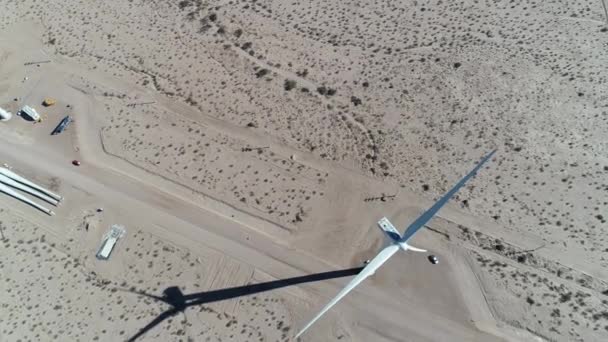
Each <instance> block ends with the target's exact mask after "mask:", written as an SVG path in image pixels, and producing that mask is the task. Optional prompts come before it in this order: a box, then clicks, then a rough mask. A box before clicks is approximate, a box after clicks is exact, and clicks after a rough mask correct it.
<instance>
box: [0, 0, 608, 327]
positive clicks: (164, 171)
mask: <svg viewBox="0 0 608 342" xmlns="http://www.w3.org/2000/svg"><path fill="white" fill-rule="evenodd" d="M0 3H1V6H2V8H5V9H7V10H6V11H3V12H2V13H0V28H1V27H4V26H8V25H10V24H11V23H14V22H16V21H17V20H26V19H28V20H34V21H38V22H40V23H42V25H43V27H44V42H45V46H46V48H47V49H48V50H49V51H51V52H53V53H56V54H60V55H62V56H64V57H65V58H67V59H68V60H70V61H74V62H75V63H78V64H81V65H85V66H87V67H88V68H89V69H91V70H97V71H100V72H103V73H106V74H109V75H113V76H115V77H117V78H120V79H122V80H126V81H129V82H133V83H137V84H138V85H140V86H143V87H147V88H149V89H150V90H152V91H155V92H159V93H162V94H164V95H166V96H167V97H170V98H173V99H176V100H180V101H182V102H184V103H186V104H188V105H189V106H190V107H191V108H192V109H195V110H198V111H200V113H201V115H207V116H211V117H214V118H217V119H221V120H223V121H224V122H226V123H228V124H230V125H234V126H238V127H247V129H249V130H251V131H253V132H255V133H257V134H259V135H268V136H271V137H273V138H274V139H276V141H279V142H281V143H283V144H285V145H288V146H291V147H293V148H296V149H299V150H303V151H307V152H310V153H312V154H314V155H316V156H317V157H319V158H323V159H327V160H333V161H336V162H339V163H342V164H343V165H348V166H351V165H354V166H355V168H356V169H358V170H359V171H360V172H362V173H365V174H367V175H368V176H370V177H376V178H379V179H387V180H391V181H395V182H397V183H399V184H400V186H401V187H404V188H410V189H414V190H416V191H422V192H429V196H437V195H439V194H440V193H441V192H443V191H444V190H445V189H446V188H447V187H448V186H449V185H451V184H452V183H453V181H454V180H455V179H457V178H458V177H459V176H460V175H461V174H463V173H464V172H465V170H466V169H468V168H469V166H470V165H471V164H472V163H473V161H474V160H476V159H477V158H478V157H479V156H480V155H482V154H483V153H484V152H486V151H488V150H490V149H492V148H494V147H498V148H499V154H498V157H497V159H496V162H495V163H494V164H493V165H492V167H491V168H490V169H489V170H488V171H484V173H483V175H480V177H479V178H478V179H477V180H476V182H475V185H474V186H470V187H468V188H467V189H466V190H465V191H463V192H461V194H460V195H459V196H458V197H457V200H458V201H459V203H460V204H461V205H462V207H463V208H464V209H465V210H468V211H470V212H472V213H474V214H476V215H479V216H483V217H492V218H493V219H494V220H496V221H497V222H498V223H499V224H501V225H503V226H505V227H506V228H507V229H511V230H515V231H518V230H521V231H527V232H531V233H534V234H538V235H541V236H542V237H543V239H544V240H545V241H546V243H547V244H549V245H553V246H554V248H556V250H559V249H561V250H562V251H564V252H567V253H569V254H570V255H576V256H577V257H578V258H581V260H591V261H592V262H594V263H599V265H600V266H601V267H603V268H604V269H605V267H606V266H608V263H607V260H606V259H605V258H604V257H603V256H602V253H605V252H606V251H608V243H607V241H606V239H605V236H607V233H608V226H607V225H606V216H607V215H606V214H605V212H606V209H607V208H608V200H607V199H606V198H607V196H606V193H607V192H608V158H607V157H606V155H605V153H604V152H605V150H606V141H607V140H606V138H605V136H606V131H607V129H608V127H607V124H608V113H607V111H606V108H607V106H608V102H607V101H608V98H607V97H606V96H605V94H606V93H607V92H608V89H607V88H606V87H607V84H608V83H607V82H606V78H607V73H606V68H605V63H603V61H604V60H605V58H604V53H605V46H606V44H607V43H608V30H607V29H606V26H605V25H604V24H603V20H604V18H603V17H602V8H601V4H600V2H592V3H590V2H584V1H574V2H572V1H527V2H513V1H501V0H495V1H489V0H488V1H456V2H454V1H432V2H430V3H426V2H424V3H423V2H415V1H403V2H382V1H376V2H373V1H372V2H360V1H341V2H333V1H329V2H328V1H318V0H315V1H290V2H288V1H283V0H274V1H255V0H252V1H244V2H243V1H209V2H203V1H200V0H184V1H159V0H156V1H140V0H129V1H124V2H120V3H118V2H112V1H110V2H95V3H93V4H91V3H89V2H84V1H80V3H79V4H74V3H72V2H67V1H21V2H18V3H10V4H9V2H6V1H4V2H0ZM99 94H100V97H101V98H103V103H104V105H107V106H108V107H106V109H107V117H106V118H105V120H107V121H106V123H105V127H104V129H103V132H102V134H103V139H104V144H105V147H106V150H107V151H108V152H109V153H112V154H114V155H117V156H120V157H122V158H124V159H126V160H129V161H130V162H132V163H134V164H136V165H139V166H142V167H145V168H148V169H150V170H152V171H153V172H155V173H157V174H159V175H162V176H164V177H167V178H171V179H173V180H174V181H176V182H179V183H181V184H184V185H187V186H189V187H191V188H193V189H195V190H197V191H200V192H203V193H206V194H208V195H210V196H213V197H216V198H218V199H220V200H222V201H225V202H227V203H230V204H231V205H233V206H236V207H239V208H242V209H244V210H247V211H249V212H250V213H252V214H255V215H259V216H261V217H264V218H266V219H268V220H272V221H276V222H278V223H280V224H281V225H283V226H284V227H286V228H287V229H293V228H294V227H295V226H296V224H297V223H298V222H299V221H300V220H302V217H304V216H305V214H307V213H308V211H309V210H310V208H311V206H312V203H313V202H314V201H318V200H321V199H322V198H323V196H324V188H323V187H324V184H325V182H326V181H327V174H326V173H325V172H322V171H319V170H315V169H313V168H309V167H303V166H302V165H301V164H297V163H293V161H291V160H289V159H285V158H281V157H279V156H276V155H274V154H273V151H272V150H259V151H257V150H253V151H244V150H243V148H247V147H251V146H248V145H247V144H246V142H245V141H244V140H241V139H240V138H239V137H236V136H234V135H231V134H230V132H229V131H227V132H222V131H218V130H213V129H210V128H208V127H205V126H203V125H200V124H198V123H197V121H196V119H195V118H185V117H182V116H180V115H176V114H175V113H172V112H168V111H165V110H162V109H158V108H156V107H153V106H149V107H146V106H138V107H127V104H128V103H130V102H133V101H134V100H133V99H130V98H129V97H128V96H127V95H125V94H114V93H112V92H111V91H107V92H100V93H99ZM254 147H255V146H254ZM486 247H488V248H493V247H491V246H489V245H488V246H486ZM57 258H59V257H57ZM530 258H531V257H530ZM478 260H479V262H480V263H481V264H482V265H486V266H485V267H481V269H482V270H483V272H485V273H486V275H487V276H488V279H494V284H493V286H494V285H495V286H496V291H502V290H504V291H512V295H513V296H515V297H516V298H518V299H519V301H512V302H505V303H500V305H502V306H503V307H504V308H506V309H505V312H506V313H505V314H504V316H502V317H504V319H505V320H506V321H508V322H510V323H512V324H515V325H518V326H523V327H525V328H527V329H530V330H532V331H535V332H537V333H538V334H539V335H542V336H546V337H548V338H550V339H570V338H571V339H580V338H581V337H580V336H582V335H580V334H581V333H580V331H579V332H575V331H571V330H568V331H566V330H563V329H560V327H559V325H560V324H558V323H560V322H563V321H564V320H565V319H567V320H570V321H571V322H572V324H573V325H574V326H577V327H579V325H580V327H581V328H580V329H583V328H584V329H588V330H589V332H588V334H589V335H586V336H593V337H594V338H595V337H597V336H599V335H597V334H600V333H603V334H604V335H602V336H604V337H605V336H606V335H605V334H606V332H605V326H606V322H604V319H605V314H604V312H605V311H602V310H600V309H594V311H593V312H591V311H588V309H586V308H587V307H591V306H592V304H593V307H596V308H599V307H602V306H603V305H604V304H602V301H603V300H604V299H603V297H602V295H600V294H599V293H600V292H598V291H604V290H602V289H601V288H600V287H601V286H600V285H598V286H583V285H582V284H579V285H576V283H574V285H573V284H572V282H568V281H567V280H568V279H566V278H565V277H566V276H565V275H564V276H559V275H557V274H556V272H559V271H558V270H555V272H553V271H547V272H549V273H551V278H549V277H545V276H540V275H537V276H534V277H535V278H533V274H535V273H530V272H531V271H530V270H526V268H525V267H523V266H522V267H523V268H522V269H519V268H514V267H513V266H511V264H505V265H506V266H501V265H503V262H502V261H495V260H494V259H493V256H488V255H481V254H480V255H479V258H478ZM531 260H533V259H532V258H531V259H526V260H523V262H518V261H517V260H515V263H519V264H527V263H530V262H532V261H531ZM495 262H498V263H499V264H497V265H495V266H489V265H492V264H493V263H495ZM556 267H557V266H556ZM545 271H546V270H545ZM573 272H574V271H573ZM503 274H504V276H503ZM572 277H573V280H575V279H578V278H577V277H578V276H575V275H572ZM564 280H566V282H565V283H564V282H563V281H564ZM596 281H597V280H593V281H591V283H594V282H596ZM528 283H529V284H528ZM516 284H518V285H516ZM575 285H576V286H575ZM535 286H536V287H546V288H547V289H548V290H547V295H544V294H543V295H542V296H541V297H539V298H538V297H530V301H531V302H532V303H529V308H528V309H525V310H524V311H525V314H526V315H527V316H525V317H526V318H525V319H521V318H519V319H515V318H514V316H511V315H510V314H509V312H511V311H509V310H510V308H511V306H513V307H518V306H519V305H520V304H522V303H520V302H521V301H523V300H527V298H528V295H527V292H526V291H527V289H528V288H530V287H535ZM577 286H578V287H577ZM490 287H491V286H490ZM552 288H553V290H551V289H552ZM501 289H502V290H501ZM564 293H572V298H571V299H570V300H568V301H565V302H561V301H560V299H559V298H560V296H562V295H563V294H564ZM579 293H580V295H579ZM490 294H491V293H490ZM497 297H499V296H498V295H497ZM578 300H580V301H581V303H587V304H585V305H587V306H584V305H583V304H581V303H577V301H578ZM591 302H593V303H591ZM575 308H576V309H575ZM540 310H545V311H547V310H549V311H551V310H558V312H557V313H553V312H550V313H547V312H545V313H542V312H540ZM513 312H515V311H513ZM517 312H519V311H517ZM545 314H547V315H546V316H547V317H552V319H551V322H539V323H535V322H536V321H537V319H535V316H534V315H538V317H540V316H543V315H545ZM596 315H599V316H597V317H596ZM539 321H542V320H539ZM11 322H13V321H11ZM13 323H14V322H13ZM15 324H16V323H15ZM586 331H587V330H586Z"/></svg>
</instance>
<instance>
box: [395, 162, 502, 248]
mask: <svg viewBox="0 0 608 342" xmlns="http://www.w3.org/2000/svg"><path fill="white" fill-rule="evenodd" d="M495 152H496V150H494V151H492V152H490V153H488V155H487V156H485V157H484V158H483V159H482V160H481V161H480V162H479V164H477V166H475V168H474V169H473V170H472V171H471V172H469V174H467V175H466V176H464V177H463V178H462V179H461V180H460V181H459V182H458V183H456V185H454V187H453V188H452V189H450V191H448V192H447V193H446V194H445V195H443V197H441V198H440V199H439V200H438V201H437V202H435V204H433V206H432V207H430V208H429V209H428V210H427V211H425V212H424V214H422V215H420V217H418V218H417V219H416V221H414V222H413V223H412V224H410V226H409V227H407V229H406V230H405V232H404V233H403V236H402V237H401V240H400V242H407V240H409V239H410V238H411V237H412V236H413V235H414V234H416V232H417V231H418V230H419V229H420V228H422V227H424V225H425V224H426V223H427V222H428V221H429V220H430V219H432V218H433V216H435V214H437V212H438V211H439V209H441V208H442V207H443V206H444V205H445V204H446V203H448V201H449V200H450V198H452V196H454V195H455V194H456V193H457V192H458V190H460V188H462V186H463V185H465V183H466V182H467V181H468V180H469V179H471V178H472V177H473V176H475V174H476V173H477V171H479V169H481V167H482V166H483V164H485V163H486V162H487V161H488V160H489V159H490V158H492V156H493V155H494V153H495Z"/></svg>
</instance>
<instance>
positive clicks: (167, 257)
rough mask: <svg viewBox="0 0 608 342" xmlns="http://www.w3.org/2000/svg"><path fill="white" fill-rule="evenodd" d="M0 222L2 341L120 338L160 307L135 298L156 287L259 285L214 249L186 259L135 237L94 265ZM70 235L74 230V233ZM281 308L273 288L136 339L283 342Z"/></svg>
mask: <svg viewBox="0 0 608 342" xmlns="http://www.w3.org/2000/svg"><path fill="white" fill-rule="evenodd" d="M0 215H1V217H2V221H1V222H0V227H1V228H2V232H3V237H4V238H3V240H2V241H1V242H2V251H1V252H0V269H1V270H2V278H1V280H0V291H1V292H2V293H5V294H7V296H3V302H2V303H1V304H0V306H1V307H2V311H4V312H10V313H11V314H10V315H4V316H3V318H2V319H0V334H2V336H4V337H5V338H6V339H8V340H14V341H19V340H37V341H44V340H64V341H76V340H86V341H120V340H127V339H128V338H130V337H131V336H133V335H135V334H136V333H137V331H138V330H137V329H140V328H143V327H144V326H145V325H146V324H148V323H150V322H151V321H152V320H153V319H155V318H156V317H158V316H159V315H160V314H161V313H162V312H163V311H165V310H168V309H170V307H169V306H168V305H167V304H164V303H162V302H159V301H155V300H153V299H150V298H149V297H145V296H142V295H139V294H138V292H140V291H141V292H146V293H148V294H152V295H156V296H161V295H162V291H163V290H164V289H165V288H166V287H168V286H174V285H179V286H180V289H181V290H182V291H183V292H184V293H185V294H189V293H195V292H196V293H198V292H201V291H207V290H211V289H222V288H226V287H230V286H240V285H244V284H248V283H257V282H259V281H260V279H266V278H267V276H264V275H263V274H261V273H260V274H258V272H255V273H254V270H253V269H251V268H250V267H248V266H245V265H243V264H242V263H238V262H236V261H234V260H232V259H229V258H226V257H223V256H222V255H221V254H219V253H218V252H213V251H212V250H206V252H205V253H206V254H197V255H193V254H190V253H189V252H187V251H184V250H182V249H181V248H179V247H177V246H174V245H171V244H169V243H167V242H163V241H162V240H160V239H158V238H156V237H154V236H152V235H150V234H145V233H141V232H137V231H134V232H131V233H130V236H128V237H127V240H126V241H121V242H120V244H121V250H120V251H116V253H118V254H116V253H114V254H116V255H113V257H112V259H113V260H112V261H110V263H111V264H110V265H103V266H102V265H101V264H99V263H100V262H99V261H97V260H95V259H94V256H93V254H92V253H87V254H86V255H85V256H84V257H81V256H79V255H77V254H74V253H75V251H76V250H79V249H80V247H79V246H78V244H77V242H76V241H77V240H76V239H69V241H66V243H58V242H56V241H58V240H59V239H58V238H56V237H52V236H49V235H48V234H47V233H46V232H45V230H44V229H41V228H39V227H36V226H34V225H32V224H31V223H28V222H26V221H24V220H22V219H21V218H18V217H16V216H13V215H11V214H10V213H7V212H6V211H3V210H2V211H0ZM75 231H81V233H82V227H77V228H76V229H75ZM123 249H124V250H123ZM112 263H114V265H112ZM120 263H124V264H123V265H120V266H119V265H118V264H120ZM94 265H95V267H94ZM100 266H101V271H100ZM92 269H96V270H98V272H95V271H92ZM110 269H111V270H112V271H110ZM118 270H119V271H118ZM111 273H113V274H111ZM117 273H118V274H117ZM110 274H111V276H110ZM110 279H111V280H110ZM38 287H39V288H38ZM287 305H288V304H287V303H285V302H284V299H283V298H282V297H280V296H278V292H276V291H275V292H273V293H268V294H258V295H255V296H246V297H241V298H237V299H231V300H226V301H220V302H215V303H209V304H203V305H196V306H192V307H189V308H187V309H186V311H185V313H180V314H178V315H174V316H171V317H169V318H167V319H166V320H164V321H163V322H161V323H160V324H159V325H158V326H156V327H155V328H154V329H152V330H150V331H149V332H148V333H147V334H146V335H145V338H146V339H158V340H164V341H177V340H182V341H186V340H187V341H198V340H201V339H202V340H204V341H217V342H219V341H286V340H287V334H288V332H289V331H290V325H291V323H290V322H291V316H290V314H289V312H288V311H287V310H286V307H287ZM236 312H238V317H237V316H235V313H236ZM41 317H44V319H40V318H41ZM133 327H137V329H136V330H133Z"/></svg>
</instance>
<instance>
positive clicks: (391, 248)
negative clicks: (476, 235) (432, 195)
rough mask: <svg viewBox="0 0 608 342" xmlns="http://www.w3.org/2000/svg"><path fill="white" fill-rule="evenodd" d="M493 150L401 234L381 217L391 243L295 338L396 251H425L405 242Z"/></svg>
mask: <svg viewBox="0 0 608 342" xmlns="http://www.w3.org/2000/svg"><path fill="white" fill-rule="evenodd" d="M495 152H496V150H494V151H492V152H490V153H489V154H488V155H487V156H485V157H484V158H483V159H482V160H481V161H480V162H479V164H477V166H476V167H475V168H474V169H473V170H472V171H471V172H469V174H467V175H466V176H464V178H462V179H461V180H460V181H459V182H458V183H456V185H454V187H453V188H452V189H450V191H448V192H447V193H446V194H445V195H444V196H443V197H441V198H440V199H439V200H438V201H437V202H436V203H435V204H433V206H432V207H431V208H429V209H428V210H427V211H425V212H424V213H423V214H422V215H420V217H418V218H417V219H416V220H415V221H414V222H413V223H412V224H410V225H409V227H407V228H406V229H405V232H404V233H403V235H401V234H399V231H398V230H397V229H396V228H395V227H394V226H393V224H392V223H391V222H390V221H389V220H388V219H387V218H386V217H383V218H382V219H381V220H380V221H378V226H379V227H380V229H382V231H384V233H385V234H386V235H387V236H388V238H389V239H390V241H391V243H390V244H389V245H388V246H387V247H384V249H382V250H381V251H380V253H378V255H376V257H374V258H373V259H372V261H370V262H369V263H368V264H367V266H365V268H364V269H363V270H361V272H360V273H359V274H358V275H357V276H356V277H355V278H354V279H353V280H351V281H350V283H348V285H346V287H344V288H343V289H342V291H340V292H339V293H338V295H336V297H334V299H332V300H331V301H330V302H329V303H328V304H327V305H325V307H323V309H321V311H320V312H319V313H318V314H317V315H316V316H315V317H314V318H313V319H312V320H311V321H310V322H309V323H308V324H306V326H304V328H302V330H300V332H298V334H297V335H296V338H298V337H300V336H301V335H302V334H304V332H305V331H306V330H307V329H308V328H310V326H312V325H313V324H314V323H315V322H316V321H317V320H318V319H319V318H321V316H323V314H325V312H327V311H328V310H329V309H331V307H332V306H334V305H335V304H336V303H338V302H339V301H340V299H342V298H343V297H344V296H346V295H347V294H348V293H349V292H350V291H351V290H352V289H354V288H355V287H356V286H357V285H359V284H360V283H361V282H362V281H363V280H364V279H365V278H367V277H369V276H371V275H373V274H374V273H375V272H376V270H377V269H378V268H380V266H382V264H384V263H385V262H386V261H387V260H388V259H389V258H390V257H392V256H393V254H395V253H397V251H399V250H402V251H404V252H405V251H408V250H411V251H414V252H426V251H425V250H424V249H420V248H416V247H413V246H410V245H408V244H407V242H408V241H409V240H410V239H411V238H412V237H413V236H414V234H416V232H418V230H420V229H421V228H422V227H424V225H425V224H426V223H427V222H428V221H429V220H430V219H431V218H433V216H435V214H437V212H438V211H439V210H440V209H441V208H442V207H443V206H444V205H445V204H446V203H447V202H448V201H449V200H450V198H452V196H454V195H455V194H456V192H458V190H460V188H461V187H462V186H463V185H464V184H465V183H466V182H467V181H468V180H469V179H471V178H472V177H473V176H475V174H477V171H479V169H481V167H482V166H483V164H485V163H486V162H487V161H488V160H489V159H490V158H492V156H493V155H494V153H495Z"/></svg>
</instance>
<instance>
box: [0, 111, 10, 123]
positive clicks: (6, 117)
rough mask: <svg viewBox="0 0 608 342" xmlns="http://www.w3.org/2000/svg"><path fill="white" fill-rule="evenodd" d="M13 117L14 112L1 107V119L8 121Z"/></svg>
mask: <svg viewBox="0 0 608 342" xmlns="http://www.w3.org/2000/svg"><path fill="white" fill-rule="evenodd" d="M12 117H13V114H12V113H11V112H9V111H6V110H4V109H2V108H0V121H8V120H10V119H11V118H12Z"/></svg>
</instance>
